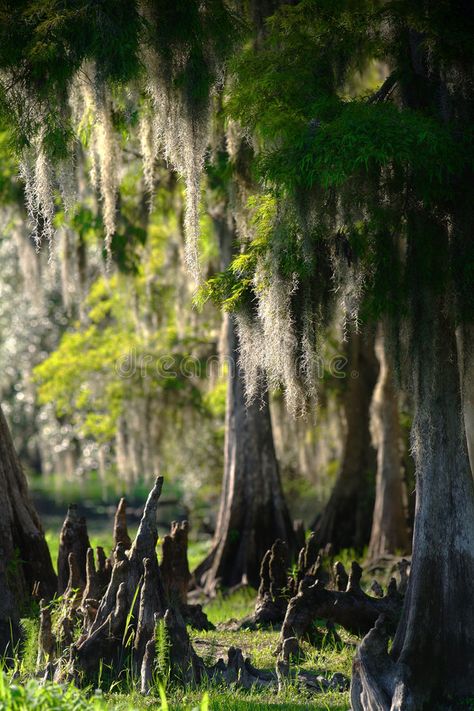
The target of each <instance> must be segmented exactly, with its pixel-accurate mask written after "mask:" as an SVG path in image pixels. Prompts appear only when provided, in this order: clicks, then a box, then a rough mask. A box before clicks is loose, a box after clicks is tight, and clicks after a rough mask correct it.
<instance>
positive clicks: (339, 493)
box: [314, 332, 377, 551]
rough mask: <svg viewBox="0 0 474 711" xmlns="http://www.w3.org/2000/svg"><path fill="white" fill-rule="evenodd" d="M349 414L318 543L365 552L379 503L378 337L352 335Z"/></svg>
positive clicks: (319, 523) (319, 522) (318, 530)
mask: <svg viewBox="0 0 474 711" xmlns="http://www.w3.org/2000/svg"><path fill="white" fill-rule="evenodd" d="M347 376H348V383H347V391H346V401H345V412H346V420H347V436H346V442H345V447H344V455H343V461H342V465H341V470H340V473H339V476H338V479H337V481H336V484H335V485H334V489H333V491H332V494H331V496H330V498H329V501H328V503H327V504H326V507H325V508H324V510H323V512H322V514H321V516H320V517H319V519H317V520H316V523H315V525H314V529H315V531H316V535H317V539H318V544H319V545H320V546H321V547H324V546H326V545H327V544H328V543H331V544H332V546H333V549H334V551H338V550H340V549H341V548H357V549H359V550H361V549H362V548H363V547H364V546H365V545H367V543H368V541H369V536H370V527H371V521H372V510H373V501H374V494H373V491H374V485H373V478H374V471H375V451H374V449H373V447H372V442H371V437H370V430H369V410H370V403H371V399H372V392H373V389H374V386H375V381H376V378H377V361H376V358H375V354H374V337H373V334H371V333H367V334H364V335H362V334H361V333H355V332H353V333H351V334H350V336H349V363H348V372H347Z"/></svg>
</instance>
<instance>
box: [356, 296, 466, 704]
mask: <svg viewBox="0 0 474 711" xmlns="http://www.w3.org/2000/svg"><path fill="white" fill-rule="evenodd" d="M442 314H443V310H442V309H441V307H439V310H438V312H437V313H435V314H431V315H428V314H426V315H425V316H424V319H423V322H424V324H425V330H424V333H423V337H422V338H421V339H420V340H421V341H422V343H420V345H419V346H418V353H417V357H416V361H415V364H414V368H415V408H416V410H415V420H414V424H413V443H414V450H415V460H416V467H417V491H416V496H417V500H416V513H415V527H414V537H413V558H412V566H411V574H410V579H409V585H408V591H407V595H406V598H405V603H404V609H403V614H402V619H401V621H400V624H399V626H398V630H397V634H396V637H395V640H394V643H393V647H392V650H391V653H390V656H389V655H388V654H387V652H386V641H387V640H386V639H385V638H384V633H383V629H382V628H381V626H380V625H377V627H376V628H374V630H372V631H371V632H370V633H369V634H368V635H367V637H366V638H365V639H364V641H363V642H362V645H361V647H360V649H359V650H358V654H357V658H356V661H355V663H354V676H353V682H352V691H351V698H352V707H353V709H354V710H355V711H358V710H359V709H360V710H361V711H362V709H363V711H375V709H377V711H384V710H386V711H388V710H389V709H392V710H393V711H395V710H396V709H404V710H405V709H416V710H417V711H418V710H420V709H428V708H429V709H431V708H438V707H439V708H447V707H448V706H449V708H451V705H450V704H451V701H449V702H448V700H451V699H461V698H466V697H472V696H473V695H474V604H473V600H472V590H473V588H474V482H473V478H472V474H471V470H470V467H469V460H468V455H467V448H466V441H465V433H464V427H463V423H462V416H461V413H462V410H461V393H460V386H459V369H458V359H457V352H456V341H455V336H454V328H453V327H452V325H451V324H450V323H448V322H447V320H446V318H445V316H444V315H442ZM418 323H419V322H418ZM429 334H431V335H429ZM384 647H385V650H384Z"/></svg>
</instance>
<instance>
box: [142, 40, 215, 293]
mask: <svg viewBox="0 0 474 711" xmlns="http://www.w3.org/2000/svg"><path fill="white" fill-rule="evenodd" d="M145 57H146V64H147V70H148V75H149V81H148V87H147V88H148V92H149V94H150V96H151V99H152V101H153V110H154V134H155V136H156V140H157V141H158V143H159V146H160V150H161V152H162V154H163V156H164V158H165V160H166V161H167V162H168V163H170V164H171V166H172V167H173V168H174V169H175V170H176V172H177V173H178V174H179V175H180V176H182V178H183V179H184V182H185V188H186V202H185V214H184V235H185V255H184V256H185V263H186V266H187V267H188V269H189V271H190V272H191V274H192V275H193V276H194V278H195V279H196V281H200V279H201V269H200V265H199V249H198V241H199V233H200V225H199V217H200V200H201V175H202V171H203V167H204V158H205V154H206V149H207V146H208V143H209V128H208V126H209V112H210V105H209V106H208V107H207V109H206V110H204V111H203V112H202V115H201V116H199V117H197V116H193V115H192V114H190V112H189V110H188V108H187V107H186V105H185V104H184V101H183V97H182V95H181V93H180V92H178V91H176V90H175V89H174V88H170V87H168V86H167V80H166V78H165V77H163V71H164V70H163V68H162V67H161V65H160V62H159V58H158V56H157V55H156V54H153V53H152V51H151V50H149V51H147V52H146V54H145ZM142 151H143V149H142ZM143 155H144V173H145V179H146V175H147V172H149V167H148V165H147V163H148V162H149V159H147V156H146V154H145V152H143Z"/></svg>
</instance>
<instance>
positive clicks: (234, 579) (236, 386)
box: [195, 317, 295, 591]
mask: <svg viewBox="0 0 474 711" xmlns="http://www.w3.org/2000/svg"><path fill="white" fill-rule="evenodd" d="M228 344H229V353H230V356H231V357H230V363H233V364H234V365H233V367H234V369H235V372H234V373H230V375H229V383H228V390H227V411H226V435H225V460H224V478H223V483H222V494H221V502H220V508H219V515H218V518H217V526H216V532H215V536H214V544H213V549H212V551H211V553H210V555H209V556H208V558H207V559H206V561H204V563H203V564H201V566H199V568H198V569H197V571H196V574H195V575H196V578H197V579H198V580H200V584H201V585H203V586H204V587H205V588H206V589H207V590H208V591H212V590H213V589H214V588H215V586H216V583H217V581H219V582H220V584H221V585H224V586H226V587H230V586H233V585H237V584H238V583H240V582H241V581H243V580H244V581H247V582H248V583H249V584H250V585H252V586H253V587H255V588H256V587H258V583H259V570H260V564H261V562H262V560H263V557H264V555H265V553H266V552H267V550H268V549H269V548H271V546H272V544H273V543H274V541H275V540H276V539H277V538H280V539H281V540H284V541H286V543H287V544H288V546H289V548H290V550H292V551H293V550H294V543H295V533H294V530H293V525H292V521H291V518H290V514H289V512H288V509H287V506H286V503H285V499H284V496H283V489H282V486H281V481H280V473H279V469H278V462H277V459H276V455H275V448H274V445H273V436H272V425H271V420H270V410H269V403H268V395H267V393H263V392H262V394H261V397H260V398H258V399H256V400H255V401H254V402H252V403H251V404H250V405H248V406H247V405H246V402H245V392H244V382H243V376H242V372H241V368H240V365H239V363H238V346H237V336H236V333H235V326H234V321H233V318H232V317H229V318H228Z"/></svg>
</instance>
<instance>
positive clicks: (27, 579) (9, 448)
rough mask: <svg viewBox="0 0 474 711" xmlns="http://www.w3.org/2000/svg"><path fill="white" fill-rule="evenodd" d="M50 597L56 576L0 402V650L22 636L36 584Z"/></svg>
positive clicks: (2, 650) (39, 593) (41, 594)
mask: <svg viewBox="0 0 474 711" xmlns="http://www.w3.org/2000/svg"><path fill="white" fill-rule="evenodd" d="M34 586H36V587H37V594H38V595H39V596H41V597H46V598H49V597H52V596H53V595H54V593H55V592H56V587H57V580H56V575H55V573H54V570H53V566H52V563H51V556H50V554H49V550H48V546H47V543H46V541H45V538H44V533H43V529H42V527H41V523H40V521H39V518H38V514H37V513H36V511H35V508H34V506H33V503H32V501H31V499H30V496H29V492H28V485H27V483H26V478H25V475H24V473H23V470H22V468H21V465H20V462H19V460H18V457H17V455H16V452H15V449H14V446H13V441H12V438H11V434H10V431H9V429H8V425H7V422H6V420H5V417H4V414H3V412H2V409H1V408H0V654H1V655H4V654H5V653H6V654H7V656H9V654H10V653H11V651H12V643H13V644H15V642H16V641H17V640H18V638H19V619H20V613H21V609H22V606H23V605H24V604H25V603H26V602H27V601H28V599H29V597H30V596H31V593H32V591H33V587H34Z"/></svg>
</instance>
